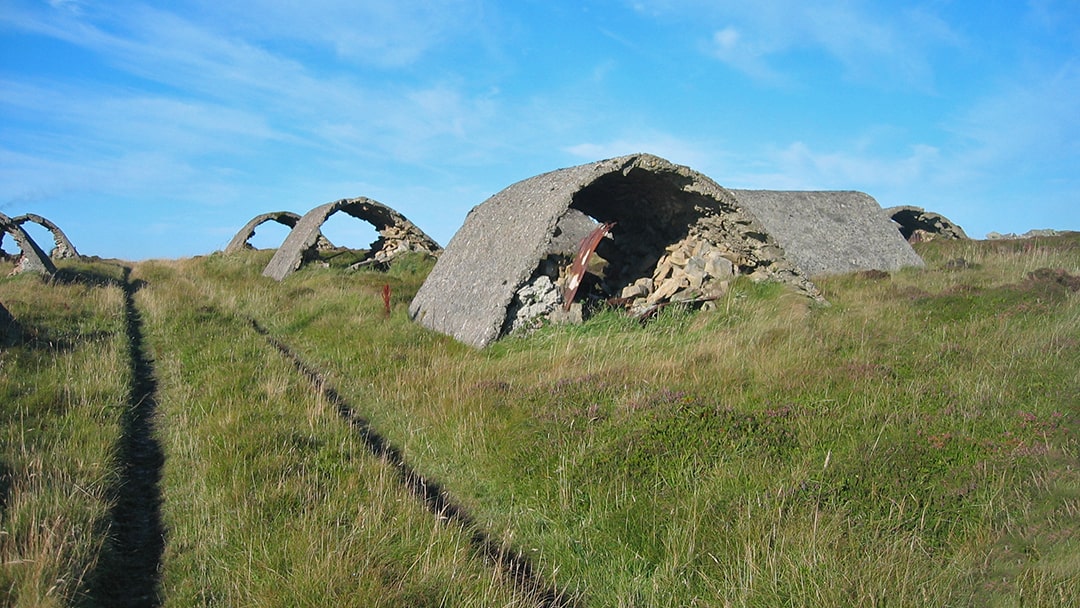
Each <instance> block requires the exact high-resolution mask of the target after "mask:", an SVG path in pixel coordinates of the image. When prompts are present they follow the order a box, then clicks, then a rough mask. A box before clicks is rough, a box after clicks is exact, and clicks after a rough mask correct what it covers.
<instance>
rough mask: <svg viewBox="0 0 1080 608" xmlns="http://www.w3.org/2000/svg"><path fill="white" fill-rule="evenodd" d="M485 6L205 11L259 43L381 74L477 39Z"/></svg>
mask: <svg viewBox="0 0 1080 608" xmlns="http://www.w3.org/2000/svg"><path fill="white" fill-rule="evenodd" d="M491 10H492V9H491V8H490V7H485V6H484V5H483V3H482V2H480V0H395V1H393V2H385V1H377V0H376V1H372V0H367V1H364V0H307V1H305V2H295V1H293V0H237V1H233V2H220V1H218V0H210V1H207V2H204V3H203V11H205V12H206V13H208V14H209V15H212V16H214V17H215V19H214V20H215V21H217V22H220V23H230V24H231V25H230V26H229V27H230V28H231V31H233V32H234V33H239V34H241V35H243V36H244V37H246V38H250V39H254V40H265V39H275V40H297V41H301V42H303V43H306V44H312V45H317V46H322V47H326V48H330V49H332V50H333V51H334V52H336V53H337V54H338V55H340V56H341V57H344V58H347V59H348V60H349V61H351V62H354V63H357V64H361V65H369V66H376V67H380V68H397V67H402V66H406V65H410V64H412V63H414V62H416V61H418V60H420V59H421V58H423V57H425V56H426V55H428V54H430V53H432V52H433V51H435V50H436V49H438V48H441V47H443V46H445V45H447V44H451V43H461V42H462V41H469V40H470V39H472V38H477V37H478V35H477V30H478V28H479V27H481V26H482V24H483V23H484V20H485V18H487V17H489V16H490V11H491Z"/></svg>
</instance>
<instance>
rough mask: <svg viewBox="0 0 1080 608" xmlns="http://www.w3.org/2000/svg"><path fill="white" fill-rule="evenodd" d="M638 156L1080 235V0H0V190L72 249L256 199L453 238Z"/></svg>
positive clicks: (11, 206)
mask: <svg viewBox="0 0 1080 608" xmlns="http://www.w3.org/2000/svg"><path fill="white" fill-rule="evenodd" d="M633 152H650V153H653V154H657V155H659V156H663V157H665V158H667V159H669V160H671V161H674V162H677V163H681V164H686V165H689V166H690V167H692V168H693V169H696V170H698V171H701V172H703V173H705V174H706V175H708V176H710V177H712V178H713V179H714V180H716V181H717V182H718V183H719V184H721V185H723V186H727V187H732V188H768V189H809V190H814V189H830V190H831V189H839V190H862V191H864V192H867V193H869V194H870V195H872V196H873V197H875V198H876V199H877V200H878V202H879V203H880V204H881V205H882V206H883V207H888V206H892V205H901V204H912V205H918V206H921V207H925V208H927V209H931V210H934V211H937V212H940V213H943V214H945V215H946V216H948V217H949V218H951V219H952V220H954V221H956V222H957V223H959V224H960V225H962V226H963V227H964V228H965V229H966V230H967V231H968V233H969V234H971V235H972V236H975V237H980V238H981V237H982V236H983V235H985V234H986V233H987V232H989V231H998V232H1023V231H1026V230H1028V229H1032V228H1058V229H1073V230H1080V194H1078V193H1080V4H1078V3H1077V2H1076V1H1075V0H1038V1H1036V0H1032V1H1030V2H1021V1H1007V2H982V1H948V0H932V1H925V2H905V3H897V2H866V1H859V0H846V1H844V0H822V1H818V2H802V1H788V0H753V1H747V2H717V1H715V0H595V1H594V0H578V1H575V2H562V1H559V0H543V1H532V0H519V1H515V2H495V1H487V0H444V1H440V0H421V1H413V0H392V1H385V2H370V1H365V0H305V1H304V2H295V1H294V0H261V1H254V0H231V1H229V2H222V1H221V0H194V1H187V2H184V1H179V2H178V1H169V2H129V1H126V0H109V1H100V2H99V1H94V0H49V1H33V0H4V2H3V5H2V6H0V211H2V212H3V213H6V214H8V215H17V214H21V213H26V212H33V213H38V214H40V215H43V216H45V217H47V218H49V219H51V220H53V221H54V222H56V223H57V224H59V225H60V226H61V228H63V229H64V230H65V232H67V233H68V235H69V236H70V237H71V239H72V241H73V242H74V243H75V245H76V247H77V248H79V250H80V251H81V252H82V253H87V254H94V255H100V256H103V257H119V258H123V259H130V260H138V259H146V258H151V257H170V258H171V257H181V256H189V255H197V254H205V253H209V252H211V251H214V250H218V249H221V248H223V247H224V245H225V244H226V243H227V242H228V240H229V238H230V237H231V236H232V235H233V234H234V233H235V232H236V230H238V229H239V228H240V227H241V226H243V224H244V223H245V222H247V221H248V220H249V219H250V218H252V217H253V216H255V215H257V214H259V213H263V212H266V211H278V210H292V211H296V212H299V213H303V212H305V211H307V210H308V209H310V208H311V207H314V206H315V205H318V204H321V203H324V202H328V201H331V200H336V199H339V198H347V197H356V196H367V197H369V198H373V199H375V200H378V201H380V202H382V203H384V204H387V205H389V206H391V207H393V208H395V209H397V210H398V211H401V212H402V213H404V214H405V215H406V216H407V217H409V218H410V219H411V220H413V222H415V223H416V224H417V225H419V226H420V227H421V228H423V229H424V230H425V231H426V232H428V233H429V234H430V235H431V236H432V237H434V238H435V239H436V240H438V241H439V242H440V243H442V244H444V245H445V244H446V243H448V242H449V240H450V238H451V237H452V236H453V234H454V232H455V231H456V230H457V228H458V227H460V226H461V224H462V222H463V221H464V219H465V215H466V214H467V213H468V211H469V209H471V208H472V207H473V206H475V205H477V204H479V203H481V202H483V201H484V200H485V199H486V198H487V197H489V196H491V195H492V194H494V193H496V192H498V191H499V190H502V189H503V188H504V187H506V186H508V185H510V184H511V183H513V182H515V181H518V180H521V179H524V178H527V177H530V176H532V175H535V174H538V173H542V172H544V171H550V170H553V169H557V168H561V167H566V166H571V165H576V164H581V163H586V162H591V161H594V160H600V159H602V158H609V157H612V156H618V155H622V154H629V153H633ZM339 215H342V214H339ZM264 226H267V225H264ZM281 230H282V232H280V233H274V232H273V231H272V229H270V228H267V229H266V231H264V230H263V229H260V232H259V235H263V236H259V235H257V236H256V241H255V243H256V244H257V245H260V246H276V243H274V242H273V240H274V239H278V241H277V242H280V238H283V237H284V228H281ZM266 232H269V236H265V233H266ZM327 232H328V235H329V236H330V238H331V239H332V240H334V241H335V242H337V243H339V244H343V245H350V246H355V247H364V246H366V245H367V244H368V242H370V240H372V239H373V238H374V232H373V230H372V229H371V227H370V226H369V225H367V224H366V223H364V222H360V221H358V220H354V219H352V218H347V217H345V216H342V217H340V218H339V217H338V216H335V217H334V218H332V219H331V222H330V223H329V224H328V226H327ZM35 236H37V235H35ZM44 238H45V237H44V236H42V237H40V238H39V239H38V240H39V242H41V240H42V239H44ZM267 238H269V239H270V240H271V242H266V241H265V240H259V239H267ZM46 243H47V241H46ZM7 247H8V248H9V249H10V247H11V245H10V244H8V245H7Z"/></svg>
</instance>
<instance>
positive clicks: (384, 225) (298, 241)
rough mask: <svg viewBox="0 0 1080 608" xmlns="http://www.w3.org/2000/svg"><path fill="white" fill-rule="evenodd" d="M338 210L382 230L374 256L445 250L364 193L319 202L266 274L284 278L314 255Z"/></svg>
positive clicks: (382, 257) (387, 257)
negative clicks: (319, 240)
mask: <svg viewBox="0 0 1080 608" xmlns="http://www.w3.org/2000/svg"><path fill="white" fill-rule="evenodd" d="M338 211H343V212H345V213H347V214H349V215H351V216H353V217H355V218H357V219H359V220H364V221H365V222H368V223H369V224H371V225H372V226H374V227H375V230H376V231H377V232H378V233H379V239H378V240H376V241H375V242H374V243H372V244H371V248H370V249H371V251H370V253H369V254H368V259H370V260H374V261H377V262H388V261H390V260H391V259H392V258H393V257H394V256H396V255H398V254H400V253H404V252H406V251H423V252H426V253H430V254H432V255H436V254H438V253H439V252H440V251H442V247H440V246H439V244H438V243H436V242H435V240H434V239H432V238H431V237H429V236H428V235H426V234H424V232H423V231H422V230H420V229H419V228H417V227H416V225H415V224H413V223H412V222H410V221H409V220H408V219H406V218H405V216H404V215H401V214H400V213H398V212H397V211H394V210H393V209H391V208H390V207H387V206H386V205H383V204H382V203H379V202H377V201H373V200H371V199H369V198H364V197H360V198H350V199H341V200H339V201H334V202H331V203H326V204H324V205H319V206H318V207H315V208H314V209H312V210H311V211H308V212H307V213H305V214H304V217H302V218H300V220H299V221H298V222H297V223H296V226H294V227H293V229H292V232H290V233H289V236H288V237H286V238H285V242H284V243H282V244H281V247H279V248H278V250H277V253H275V254H274V257H273V258H272V259H271V260H270V263H269V264H267V265H266V269H264V270H263V276H268V277H271V278H273V279H277V280H278V281H281V280H283V279H284V278H285V277H287V276H289V275H290V274H292V273H293V272H295V271H296V269H297V268H299V267H300V264H301V263H303V260H304V256H305V255H310V252H311V251H312V250H313V249H314V248H315V247H316V242H317V240H318V238H319V236H320V233H319V229H320V228H321V227H322V225H323V223H325V222H326V219H327V218H329V217H330V216H331V215H333V214H335V213H337V212H338Z"/></svg>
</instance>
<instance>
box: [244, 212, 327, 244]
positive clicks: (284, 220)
mask: <svg viewBox="0 0 1080 608" xmlns="http://www.w3.org/2000/svg"><path fill="white" fill-rule="evenodd" d="M299 221H300V214H299V213H293V212H292V211H271V212H269V213H263V214H260V215H256V216H255V217H253V218H251V220H250V221H249V222H248V223H247V224H244V227H243V228H241V229H240V230H239V231H238V232H237V233H236V234H235V235H234V236H233V238H232V240H231V241H229V244H228V245H226V246H225V253H235V252H237V251H242V250H244V249H252V248H253V247H252V246H251V244H250V243H249V242H248V241H250V240H251V237H253V236H255V229H256V228H258V227H259V226H261V225H263V224H265V223H266V222H277V223H278V224H282V225H284V226H288V227H289V228H295V227H296V223H297V222H299ZM315 247H316V248H317V249H332V248H333V247H334V245H333V243H331V242H330V241H329V240H328V239H327V238H326V237H325V236H323V234H322V233H321V232H320V233H319V235H318V236H317V237H316V238H315Z"/></svg>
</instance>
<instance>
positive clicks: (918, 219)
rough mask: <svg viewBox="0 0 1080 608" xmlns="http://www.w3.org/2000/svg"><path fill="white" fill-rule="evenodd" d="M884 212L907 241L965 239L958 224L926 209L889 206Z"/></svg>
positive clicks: (965, 235)
mask: <svg viewBox="0 0 1080 608" xmlns="http://www.w3.org/2000/svg"><path fill="white" fill-rule="evenodd" d="M885 214H886V215H888V216H889V218H891V219H892V221H893V222H894V223H895V224H896V227H897V228H899V230H900V234H901V235H903V237H904V238H905V239H906V240H907V241H908V242H909V243H918V242H922V241H930V240H933V239H965V240H966V239H967V238H968V235H967V234H966V233H965V232H964V229H963V228H961V227H960V226H959V225H958V224H956V223H954V222H953V221H952V220H950V219H949V218H947V217H945V216H944V215H941V214H940V213H934V212H933V211H927V210H925V209H923V208H922V207H915V206H914V205H900V206H898V207H889V208H888V209H886V210H885Z"/></svg>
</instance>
